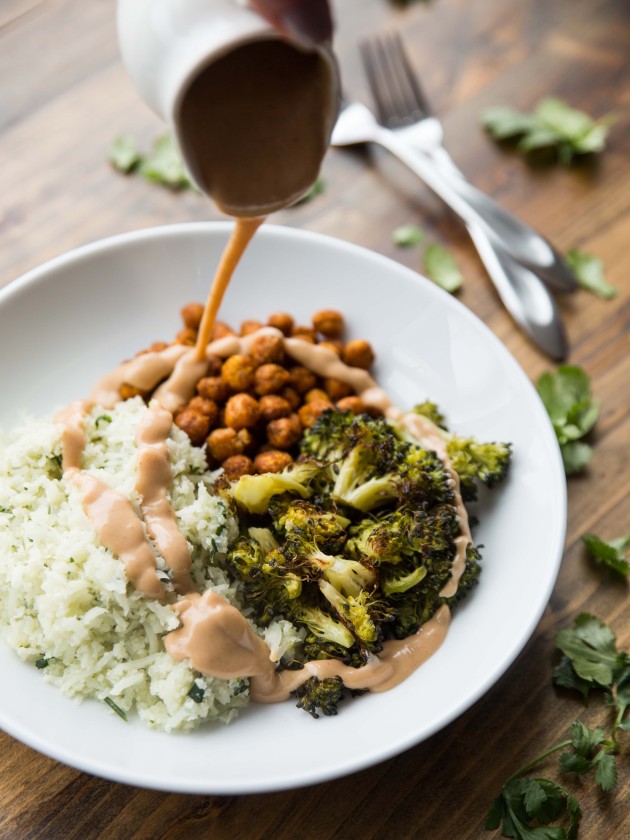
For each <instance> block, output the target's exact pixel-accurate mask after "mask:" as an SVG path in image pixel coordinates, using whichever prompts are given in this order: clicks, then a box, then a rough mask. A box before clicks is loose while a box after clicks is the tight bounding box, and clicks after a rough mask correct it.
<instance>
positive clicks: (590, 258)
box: [566, 248, 618, 300]
mask: <svg viewBox="0 0 630 840" xmlns="http://www.w3.org/2000/svg"><path fill="white" fill-rule="evenodd" d="M566 260H567V263H568V265H569V268H570V269H571V271H572V272H573V274H574V275H575V279H576V280H577V282H578V284H579V285H580V286H581V287H582V288H583V289H586V291H588V292H592V293H593V294H594V295H597V296H598V297H600V298H604V299H605V300H610V299H611V298H614V297H615V296H616V295H617V293H618V289H617V288H616V287H615V286H612V285H611V284H610V283H608V282H607V280H606V275H605V272H604V263H603V262H602V261H601V260H600V258H599V257H596V256H594V254H587V253H586V251H578V249H577V248H572V249H571V250H570V251H569V252H568V254H567V255H566Z"/></svg>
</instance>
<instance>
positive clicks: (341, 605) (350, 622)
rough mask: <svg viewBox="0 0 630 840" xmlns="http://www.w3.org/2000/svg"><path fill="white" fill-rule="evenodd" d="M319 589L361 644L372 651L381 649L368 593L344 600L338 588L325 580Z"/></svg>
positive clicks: (320, 583) (321, 582) (350, 596)
mask: <svg viewBox="0 0 630 840" xmlns="http://www.w3.org/2000/svg"><path fill="white" fill-rule="evenodd" d="M319 589H320V591H321V593H322V595H323V596H324V598H326V600H327V601H328V603H329V604H330V605H331V607H332V608H333V609H334V611H335V612H336V613H337V615H338V616H339V619H340V620H341V621H342V623H343V624H345V625H346V627H348V628H349V630H350V631H351V632H352V634H353V635H354V636H355V637H356V639H357V641H358V642H359V643H360V644H362V645H365V646H366V647H368V648H369V650H371V651H378V650H380V649H381V647H382V645H381V644H379V640H380V633H379V631H378V628H377V625H376V623H375V621H374V619H373V618H372V616H371V615H370V600H371V598H370V595H369V594H368V593H367V592H365V591H363V592H360V593H359V594H358V595H357V596H356V597H353V596H352V595H348V597H347V598H344V596H343V595H342V594H341V593H340V592H339V590H338V589H337V588H336V587H334V586H333V585H332V584H331V583H328V582H327V581H325V580H321V581H320V582H319Z"/></svg>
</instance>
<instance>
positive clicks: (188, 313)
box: [181, 303, 204, 332]
mask: <svg viewBox="0 0 630 840" xmlns="http://www.w3.org/2000/svg"><path fill="white" fill-rule="evenodd" d="M203 310H204V306H203V303H188V304H186V306H184V308H183V309H182V310H181V316H182V321H183V322H184V326H185V327H190V329H191V330H195V332H198V331H199V325H200V324H201V319H202V318H203Z"/></svg>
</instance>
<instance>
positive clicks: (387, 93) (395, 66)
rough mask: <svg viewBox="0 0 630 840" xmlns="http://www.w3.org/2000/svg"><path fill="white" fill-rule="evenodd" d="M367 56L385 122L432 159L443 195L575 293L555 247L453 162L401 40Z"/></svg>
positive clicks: (551, 281)
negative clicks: (467, 177)
mask: <svg viewBox="0 0 630 840" xmlns="http://www.w3.org/2000/svg"><path fill="white" fill-rule="evenodd" d="M361 55H362V57H363V61H364V64H365V69H366V73H367V76H368V80H369V82H370V87H371V89H372V93H373V96H374V100H375V103H376V108H377V114H378V117H379V121H380V123H381V124H382V125H384V126H385V127H386V128H390V129H392V130H393V131H395V132H396V133H397V134H398V135H399V136H400V137H401V138H402V139H404V141H405V142H406V143H408V144H409V145H411V146H413V147H414V148H416V149H418V150H419V151H421V152H422V153H423V155H424V156H425V157H426V158H428V159H429V160H430V162H431V163H432V164H433V169H434V170H436V171H437V173H438V175H439V176H441V179H442V181H443V182H444V183H443V184H442V186H441V190H442V192H441V193H438V194H441V197H442V198H443V199H444V200H445V201H446V202H447V203H448V204H450V205H451V206H452V207H453V209H454V210H455V212H457V213H458V214H459V215H461V216H462V218H463V219H464V220H465V221H472V222H475V223H476V224H478V225H479V226H480V227H483V228H484V230H485V232H486V235H487V236H488V237H489V239H490V240H491V242H492V244H493V245H494V246H495V247H496V248H500V249H501V250H503V251H506V252H507V253H508V254H509V255H510V256H511V257H513V258H514V259H515V260H518V262H520V263H521V264H522V265H524V266H526V267H527V268H531V269H532V271H535V272H536V273H537V274H538V276H539V277H541V278H542V279H543V280H544V281H545V282H546V283H547V284H548V285H549V286H551V287H552V288H554V289H558V290H559V291H573V290H575V289H576V288H577V283H576V281H575V278H574V276H573V274H572V272H571V270H570V269H569V267H568V266H567V264H566V262H565V261H564V259H563V257H562V256H561V255H560V254H559V253H558V251H557V250H556V249H555V248H554V246H553V245H552V244H551V243H550V242H549V241H548V240H546V239H545V238H544V237H542V236H541V235H540V234H539V233H537V232H536V231H535V230H534V229H533V228H531V227H530V226H529V225H527V224H525V223H524V222H522V221H521V220H520V219H518V218H516V216H514V215H513V214H512V213H509V212H508V211H507V210H505V209H504V208H503V207H501V206H500V205H499V204H497V202H496V201H494V199H492V198H490V196H488V195H485V194H484V193H482V192H481V191H480V190H478V189H477V188H476V187H474V186H473V185H472V184H471V183H470V182H469V181H467V180H466V178H465V177H464V175H463V174H462V172H460V170H459V169H458V168H457V166H456V165H455V164H454V163H453V160H452V159H451V157H450V155H449V154H448V152H447V151H446V149H445V148H444V146H443V145H442V138H443V131H442V126H441V124H440V122H439V120H438V119H436V117H435V116H434V115H432V113H431V109H430V107H429V104H428V101H427V98H426V97H425V95H424V93H423V91H422V88H421V86H420V83H419V81H418V79H417V77H416V75H415V74H414V72H413V70H412V69H411V66H410V64H409V61H408V59H407V55H406V53H405V51H404V48H403V45H402V41H401V40H400V37H399V36H398V35H394V34H391V35H386V36H384V37H382V38H376V39H374V40H372V41H364V42H363V43H362V45H361ZM423 177H424V175H423ZM430 186H433V184H430ZM435 186H439V185H438V184H437V183H436V184H435ZM434 188H435V187H434ZM436 191H438V190H436ZM453 199H455V206H453Z"/></svg>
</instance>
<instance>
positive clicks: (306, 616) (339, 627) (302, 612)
mask: <svg viewBox="0 0 630 840" xmlns="http://www.w3.org/2000/svg"><path fill="white" fill-rule="evenodd" d="M293 618H294V619H295V620H296V621H297V622H299V623H300V624H303V625H304V626H305V627H307V629H308V630H309V631H310V633H311V634H312V635H313V636H314V637H315V639H316V640H317V641H318V642H326V643H327V645H329V646H331V647H332V648H333V649H337V652H336V653H335V654H333V655H334V656H338V655H339V652H340V653H341V655H342V656H345V650H343V649H344V648H351V647H352V645H353V644H354V636H353V635H352V633H351V632H350V631H349V630H348V628H347V627H346V626H345V625H344V624H342V623H341V622H340V621H337V620H336V619H334V618H333V617H332V616H331V615H329V614H328V613H325V612H324V611H323V610H322V609H320V608H319V607H300V606H297V607H296V608H295V610H294V611H293ZM306 641H307V642H309V641H312V640H309V639H308V638H307V640H306ZM339 649H341V651H339Z"/></svg>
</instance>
